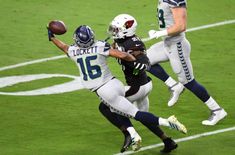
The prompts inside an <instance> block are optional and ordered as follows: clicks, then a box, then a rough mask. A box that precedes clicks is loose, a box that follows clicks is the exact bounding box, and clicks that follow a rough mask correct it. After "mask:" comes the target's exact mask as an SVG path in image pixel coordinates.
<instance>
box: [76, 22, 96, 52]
mask: <svg viewBox="0 0 235 155" xmlns="http://www.w3.org/2000/svg"><path fill="white" fill-rule="evenodd" d="M73 39H74V41H75V43H76V44H77V45H78V46H79V47H81V48H89V47H90V46H92V45H93V43H94V41H95V34H94V32H93V31H92V29H91V28H90V27H89V26H87V25H81V26H79V27H78V28H77V29H76V30H75V32H74V35H73Z"/></svg>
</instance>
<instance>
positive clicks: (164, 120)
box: [158, 117, 170, 127]
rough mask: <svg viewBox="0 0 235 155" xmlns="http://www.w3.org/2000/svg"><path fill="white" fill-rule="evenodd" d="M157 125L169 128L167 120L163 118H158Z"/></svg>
mask: <svg viewBox="0 0 235 155" xmlns="http://www.w3.org/2000/svg"><path fill="white" fill-rule="evenodd" d="M158 122H159V125H161V126H167V127H169V126H170V124H169V122H168V120H167V119H165V118H161V117H159V121H158Z"/></svg>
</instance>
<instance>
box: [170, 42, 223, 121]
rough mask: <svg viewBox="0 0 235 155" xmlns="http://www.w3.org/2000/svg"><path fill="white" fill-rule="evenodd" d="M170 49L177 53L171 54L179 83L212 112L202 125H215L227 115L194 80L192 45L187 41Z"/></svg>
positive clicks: (171, 60) (172, 64)
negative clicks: (191, 58)
mask: <svg viewBox="0 0 235 155" xmlns="http://www.w3.org/2000/svg"><path fill="white" fill-rule="evenodd" d="M169 48H170V49H171V50H172V51H177V52H171V53H170V63H171V66H172V68H173V70H174V72H175V73H176V74H177V75H178V79H179V81H180V82H181V83H183V84H184V86H185V87H186V88H187V89H189V90H190V91H191V92H192V93H194V94H195V95H196V96H197V97H198V98H199V99H200V100H201V101H202V102H204V103H205V104H206V105H207V107H208V108H209V109H210V110H211V112H212V115H211V117H210V118H209V119H208V120H206V121H203V122H202V123H203V124H204V125H215V124H216V123H217V122H218V121H219V120H221V119H223V118H224V117H225V116H226V115H227V113H226V112H225V111H224V109H222V108H221V107H220V106H219V105H218V103H217V102H216V101H215V100H214V99H213V98H212V97H211V96H210V95H209V94H208V92H207V90H206V89H205V88H204V87H203V86H202V85H200V84H199V83H198V82H197V81H196V80H195V79H194V75H193V68H192V63H191V61H190V51H191V47H190V43H189V42H188V40H186V39H185V40H183V41H181V42H178V43H176V44H172V45H171V47H169ZM176 54H177V55H176Z"/></svg>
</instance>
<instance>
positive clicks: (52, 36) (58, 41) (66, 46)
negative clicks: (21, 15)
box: [47, 27, 69, 54]
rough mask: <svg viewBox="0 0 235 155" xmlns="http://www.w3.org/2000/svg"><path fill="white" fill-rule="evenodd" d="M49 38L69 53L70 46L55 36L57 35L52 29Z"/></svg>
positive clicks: (49, 31)
mask: <svg viewBox="0 0 235 155" xmlns="http://www.w3.org/2000/svg"><path fill="white" fill-rule="evenodd" d="M47 31H48V39H49V41H52V42H53V43H54V44H55V45H56V46H57V47H58V48H59V49H61V50H62V51H63V52H64V53H65V54H67V53H68V49H69V46H68V45H67V44H65V43H64V42H62V41H61V40H59V39H57V38H55V35H54V34H53V33H52V32H51V30H49V29H48V27H47Z"/></svg>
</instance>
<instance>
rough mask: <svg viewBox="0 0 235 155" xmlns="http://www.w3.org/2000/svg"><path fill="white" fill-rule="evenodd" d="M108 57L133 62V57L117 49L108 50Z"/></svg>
mask: <svg viewBox="0 0 235 155" xmlns="http://www.w3.org/2000/svg"><path fill="white" fill-rule="evenodd" d="M109 56H111V57H115V58H118V59H122V60H125V61H135V60H136V59H135V57H134V56H133V55H131V54H129V53H126V52H122V51H119V50H117V49H110V50H109Z"/></svg>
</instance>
